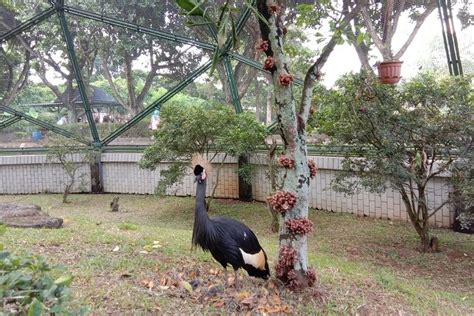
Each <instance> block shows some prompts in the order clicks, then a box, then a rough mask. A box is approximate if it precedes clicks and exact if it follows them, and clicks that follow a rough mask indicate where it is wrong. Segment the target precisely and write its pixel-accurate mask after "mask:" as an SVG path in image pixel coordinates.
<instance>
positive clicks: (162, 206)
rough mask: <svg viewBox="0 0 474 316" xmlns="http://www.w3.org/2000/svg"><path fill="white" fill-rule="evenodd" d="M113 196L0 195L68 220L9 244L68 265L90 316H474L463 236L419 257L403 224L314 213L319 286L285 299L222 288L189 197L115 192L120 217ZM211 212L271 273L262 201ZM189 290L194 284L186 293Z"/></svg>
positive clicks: (471, 271) (15, 234)
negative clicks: (199, 243) (237, 224)
mask: <svg viewBox="0 0 474 316" xmlns="http://www.w3.org/2000/svg"><path fill="white" fill-rule="evenodd" d="M114 196H115V195H72V196H71V199H70V200H71V201H72V203H70V204H62V203H61V196H60V195H21V196H0V203H4V202H19V203H35V204H38V205H40V206H41V207H42V208H43V210H44V211H46V212H48V213H49V214H50V215H52V216H59V217H62V218H64V220H65V227H64V228H62V229H59V230H35V229H13V228H11V229H8V230H7V233H6V234H5V235H4V237H3V239H4V243H5V244H6V248H7V249H10V250H15V251H31V252H33V253H35V254H41V255H43V256H45V257H47V258H48V260H49V262H51V263H53V264H59V265H62V266H64V267H65V268H66V269H67V270H68V271H70V272H71V273H72V274H73V275H74V281H73V284H72V290H73V301H72V304H73V305H74V306H84V305H86V306H90V309H91V311H92V312H93V313H94V314H105V313H111V314H117V313H120V314H132V313H134V314H135V313H137V314H143V313H152V314H164V313H170V314H191V313H198V314H201V313H205V314H214V313H217V314H221V313H235V312H237V313H245V312H247V311H251V312H254V313H258V314H259V313H271V312H287V313H293V314H301V315H307V314H315V313H323V314H335V313H337V314H347V313H363V314H367V313H370V314H382V313H383V314H388V313H390V314H394V313H399V312H402V313H404V314H405V313H411V314H413V313H416V314H443V315H447V314H458V315H466V314H474V296H473V293H474V264H473V261H474V260H473V257H474V242H473V237H472V236H469V235H463V234H458V233H453V232H452V231H450V230H445V229H435V230H433V231H434V232H435V233H436V235H437V236H438V237H439V239H440V240H441V246H442V250H443V251H442V252H441V253H434V254H421V253H419V252H418V251H417V250H416V247H417V246H418V240H417V236H416V234H415V232H414V230H413V229H412V228H411V226H410V225H409V224H408V223H399V222H389V221H387V220H377V219H369V218H358V217H356V216H353V215H349V214H335V213H328V212H323V211H316V210H312V211H311V218H312V220H313V221H314V222H315V231H314V233H313V234H312V236H310V239H309V240H310V241H309V258H310V262H311V265H313V266H315V267H316V270H317V273H318V278H319V281H318V284H317V286H316V287H314V288H313V289H311V290H306V291H304V292H303V293H291V292H288V291H286V290H285V289H284V288H283V287H281V285H280V284H279V283H278V282H277V281H276V280H275V279H274V278H272V279H271V280H270V281H268V282H266V281H263V280H257V279H253V278H250V277H248V276H247V275H246V274H245V273H241V274H240V276H241V277H242V288H241V289H239V290H236V289H235V288H234V287H233V286H232V285H230V286H228V287H227V288H225V289H224V288H223V284H224V276H223V273H222V269H221V268H220V265H218V264H217V263H216V262H215V261H214V260H213V259H212V257H211V255H210V254H208V253H203V252H202V251H200V250H197V251H191V249H190V248H191V231H192V224H193V212H194V199H193V198H174V197H167V198H158V197H154V196H134V195H121V196H120V201H119V203H120V212H118V213H111V212H109V203H110V202H111V201H112V198H113V197H114ZM213 207H214V211H213V212H212V213H213V214H212V215H226V216H230V217H235V218H237V219H240V220H241V221H243V222H245V223H246V224H247V225H248V226H249V227H251V228H252V229H253V230H254V231H255V233H256V235H257V236H258V237H259V240H260V242H261V244H262V246H263V247H264V248H265V249H266V251H267V254H268V256H269V259H270V261H271V262H270V263H271V266H272V267H273V266H274V263H275V259H276V256H277V250H278V236H277V234H274V233H271V231H270V229H269V227H270V216H269V215H268V213H267V209H266V207H265V205H264V204H262V203H239V202H236V201H231V200H221V201H218V202H216V203H214V204H213ZM230 275H232V274H231V273H230V274H229V276H230ZM189 283H197V284H198V286H197V288H196V289H194V290H192V291H190V290H191V289H190V287H189ZM230 284H232V279H230Z"/></svg>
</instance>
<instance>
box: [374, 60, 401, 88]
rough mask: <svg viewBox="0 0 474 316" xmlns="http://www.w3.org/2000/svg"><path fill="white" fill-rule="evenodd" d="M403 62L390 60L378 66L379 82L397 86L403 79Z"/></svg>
mask: <svg viewBox="0 0 474 316" xmlns="http://www.w3.org/2000/svg"><path fill="white" fill-rule="evenodd" d="M402 63H403V61H399V60H390V61H383V62H381V63H379V64H378V65H377V68H378V71H379V80H380V82H381V83H387V84H395V83H397V82H399V81H400V79H401V78H402V77H401V76H400V72H401V69H402Z"/></svg>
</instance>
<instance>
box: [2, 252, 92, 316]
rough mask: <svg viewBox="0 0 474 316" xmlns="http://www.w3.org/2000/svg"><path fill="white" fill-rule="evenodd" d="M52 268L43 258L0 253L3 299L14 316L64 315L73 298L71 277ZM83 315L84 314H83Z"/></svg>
mask: <svg viewBox="0 0 474 316" xmlns="http://www.w3.org/2000/svg"><path fill="white" fill-rule="evenodd" d="M59 272H60V271H59V270H58V269H57V268H51V267H50V266H49V265H48V263H47V262H46V261H45V260H44V259H43V258H42V257H40V256H35V255H31V254H24V255H16V254H11V253H9V252H6V251H2V252H0V298H1V299H2V305H3V309H4V311H5V312H7V313H12V314H26V313H27V314H28V315H43V314H44V313H49V314H54V313H56V314H64V313H66V312H67V311H68V308H67V305H66V303H67V302H68V300H69V299H70V290H69V286H70V284H71V282H72V276H71V275H68V274H63V275H61V276H60V277H59V278H55V275H57V274H58V273H59ZM81 314H83V313H81Z"/></svg>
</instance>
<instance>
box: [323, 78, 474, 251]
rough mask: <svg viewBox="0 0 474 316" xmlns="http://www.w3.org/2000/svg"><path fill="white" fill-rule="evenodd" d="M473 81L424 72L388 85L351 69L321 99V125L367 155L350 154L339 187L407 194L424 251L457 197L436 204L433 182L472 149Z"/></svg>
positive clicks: (350, 190)
mask: <svg viewBox="0 0 474 316" xmlns="http://www.w3.org/2000/svg"><path fill="white" fill-rule="evenodd" d="M471 80H472V78H471V77H469V76H465V77H436V76H434V75H433V74H421V75H419V76H418V77H416V78H414V79H412V80H410V81H408V82H406V83H404V84H402V85H400V86H387V85H382V84H379V83H378V82H377V79H376V78H374V77H373V76H370V75H369V76H367V75H364V74H363V75H350V76H345V77H344V78H342V79H341V80H339V81H338V86H337V87H336V88H335V89H333V90H332V91H331V92H330V93H329V94H327V95H326V97H325V98H324V99H323V100H321V101H322V103H323V111H321V112H320V113H318V115H319V120H320V121H321V122H324V124H321V125H320V128H321V131H322V132H324V133H326V134H328V135H330V136H331V137H333V138H334V140H336V142H337V143H340V144H347V145H351V146H353V150H354V151H355V152H356V153H357V154H358V155H359V157H362V158H364V159H360V158H354V157H347V158H346V159H345V160H344V163H343V168H344V172H341V173H340V174H339V176H338V177H337V179H336V183H335V184H336V186H337V189H339V190H341V191H343V192H345V193H352V192H354V190H355V189H356V188H357V187H360V186H362V187H364V188H365V189H369V190H371V191H375V192H380V191H383V190H384V189H385V187H386V186H387V185H390V186H391V187H392V188H393V189H395V190H397V191H398V192H399V193H400V195H401V197H402V200H403V202H404V205H405V208H406V210H407V213H408V215H409V218H410V220H411V222H412V224H413V226H414V228H415V229H416V231H417V233H418V234H419V236H420V239H421V244H422V248H423V250H424V251H426V250H429V248H430V235H429V229H428V220H429V218H430V217H432V216H433V215H434V214H435V213H436V212H437V211H439V210H441V209H442V207H443V206H444V205H446V204H447V203H449V202H451V201H450V200H445V201H440V202H437V204H436V205H434V206H433V203H432V202H434V201H428V194H427V188H428V187H427V185H428V183H429V182H430V181H432V180H433V178H434V177H436V176H438V175H440V174H442V173H446V172H452V171H453V168H454V167H455V165H456V164H455V162H459V161H466V159H467V158H466V156H467V155H468V154H469V153H470V152H471V151H472V146H473V135H474V129H473V125H472V113H473V112H472V110H473V106H474V93H473V90H472V81H471ZM354 175H357V176H358V177H354ZM471 185H472V182H471ZM465 190H466V189H465Z"/></svg>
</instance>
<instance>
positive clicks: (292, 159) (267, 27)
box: [257, 0, 365, 288]
mask: <svg viewBox="0 0 474 316" xmlns="http://www.w3.org/2000/svg"><path fill="white" fill-rule="evenodd" d="M364 4H365V1H359V3H358V5H357V6H355V7H352V8H349V7H347V8H345V10H346V11H344V12H342V13H341V15H340V18H339V19H338V23H337V25H335V27H334V30H335V32H334V33H333V34H332V36H331V38H330V39H329V41H328V42H327V44H326V45H325V46H324V47H323V49H322V50H321V54H320V55H319V57H318V58H317V60H316V61H315V62H314V63H313V64H312V65H311V67H309V69H308V70H307V72H306V76H305V80H304V86H303V90H302V95H301V101H300V104H299V106H298V105H297V104H296V101H295V96H294V89H293V87H292V81H293V75H292V73H291V71H290V68H289V66H288V60H287V54H286V52H285V46H284V34H285V32H284V30H285V28H286V26H285V23H284V10H283V9H282V7H281V6H280V5H278V4H277V3H276V2H274V1H271V0H258V1H257V10H258V12H259V16H260V19H259V25H260V31H261V36H262V39H261V42H260V48H261V50H262V51H264V52H265V54H266V56H267V59H266V61H265V67H266V69H268V70H269V71H270V72H271V74H272V82H273V89H274V96H275V104H276V106H277V118H278V128H279V132H280V135H281V138H282V140H283V145H284V149H285V153H284V155H285V157H284V159H280V161H281V162H282V164H283V166H284V167H285V168H287V178H286V181H285V183H284V187H283V191H280V192H276V193H275V194H274V195H273V196H272V197H271V198H270V200H269V201H270V204H271V205H272V207H273V208H274V209H276V210H279V211H280V213H281V218H280V252H279V259H278V264H277V267H276V270H277V277H278V278H279V279H281V280H283V281H284V282H287V284H288V285H289V286H290V287H292V288H299V287H305V286H311V285H312V284H313V283H314V280H315V273H314V271H313V270H311V269H310V268H309V267H308V257H307V233H308V232H309V231H310V230H311V228H312V223H311V221H310V220H309V219H308V199H309V184H310V179H311V178H312V177H314V176H315V167H316V166H315V165H314V162H309V161H308V158H307V148H306V123H307V121H308V118H309V115H310V109H311V100H312V96H313V89H314V87H315V83H316V81H317V80H318V79H319V78H320V76H321V69H322V67H323V66H324V65H325V63H326V61H327V59H328V57H329V55H330V54H331V52H332V51H333V49H334V47H335V46H336V44H337V43H338V38H339V37H340V31H337V30H340V29H341V28H344V27H346V25H347V24H348V23H349V21H351V20H352V19H353V18H354V17H355V16H356V15H357V14H358V13H359V12H360V10H361V8H362V6H363V5H364ZM336 31H337V32H336Z"/></svg>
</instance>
